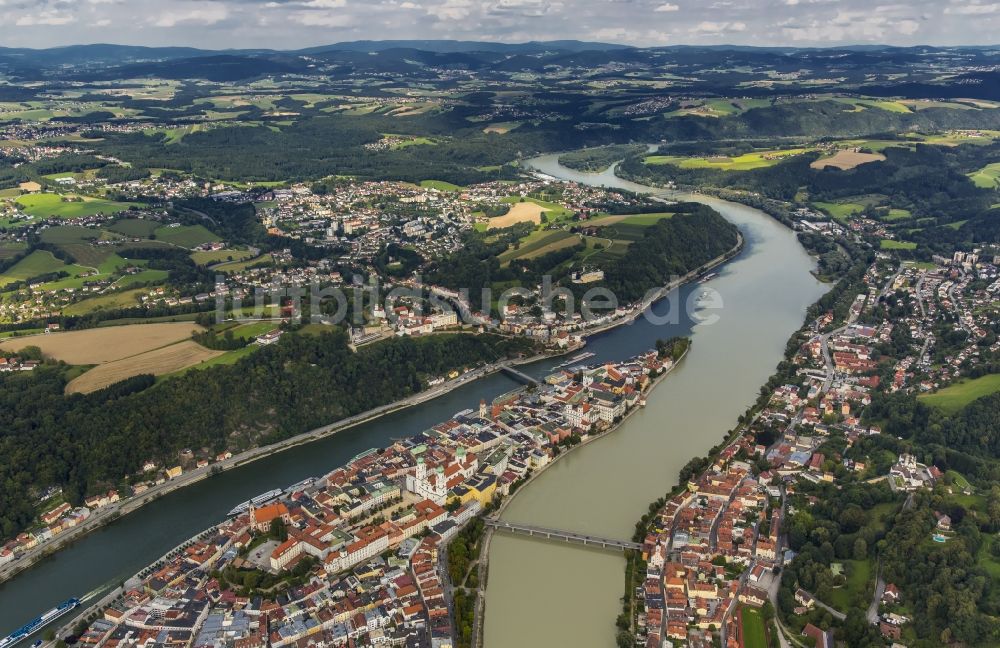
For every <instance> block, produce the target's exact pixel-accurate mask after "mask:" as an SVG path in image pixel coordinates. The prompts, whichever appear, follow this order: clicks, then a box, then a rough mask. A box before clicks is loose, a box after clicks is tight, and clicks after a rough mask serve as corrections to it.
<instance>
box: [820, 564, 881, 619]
mask: <svg viewBox="0 0 1000 648" xmlns="http://www.w3.org/2000/svg"><path fill="white" fill-rule="evenodd" d="M843 562H844V566H845V567H846V570H847V584H846V585H844V586H843V587H838V588H836V589H832V590H830V600H829V601H828V603H829V604H830V605H831V606H832V607H833V608H835V609H837V610H839V611H841V612H846V611H847V610H848V609H850V607H851V602H852V600H854V598H855V597H856V596H857V594H858V593H859V592H864V591H865V588H866V586H867V584H868V579H869V578H870V577H871V573H872V564H871V561H868V560H845V561H843Z"/></svg>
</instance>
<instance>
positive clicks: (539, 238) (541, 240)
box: [497, 230, 580, 264]
mask: <svg viewBox="0 0 1000 648" xmlns="http://www.w3.org/2000/svg"><path fill="white" fill-rule="evenodd" d="M571 238H572V239H576V240H577V241H578V240H579V238H580V237H579V236H578V235H576V234H573V233H572V232H567V231H565V230H535V231H533V232H531V233H530V234H528V235H527V236H525V237H524V238H522V239H521V240H520V241H518V247H517V248H514V247H511V248H508V249H507V250H506V251H504V252H501V253H500V255H499V256H498V257H497V259H499V261H500V263H501V264H507V263H510V262H511V261H513V260H514V259H520V258H524V257H529V256H533V255H535V254H538V255H540V254H544V252H540V250H543V249H544V248H546V247H550V248H552V249H553V250H554V249H557V247H556V246H559V244H560V242H561V241H566V240H568V239H571ZM567 245H568V244H567ZM560 247H561V246H560ZM550 251H551V250H550Z"/></svg>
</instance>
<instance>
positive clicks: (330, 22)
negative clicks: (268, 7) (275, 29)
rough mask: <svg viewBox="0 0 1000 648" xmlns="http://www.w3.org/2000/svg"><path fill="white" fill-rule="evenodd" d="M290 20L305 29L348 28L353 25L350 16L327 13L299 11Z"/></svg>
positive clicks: (340, 13)
mask: <svg viewBox="0 0 1000 648" xmlns="http://www.w3.org/2000/svg"><path fill="white" fill-rule="evenodd" d="M291 18H292V20H293V21H295V22H297V23H298V24H300V25H304V26H306V27H349V26H350V25H351V24H353V19H352V17H351V15H350V14H347V13H343V12H328V11H299V12H297V13H295V14H292V16H291Z"/></svg>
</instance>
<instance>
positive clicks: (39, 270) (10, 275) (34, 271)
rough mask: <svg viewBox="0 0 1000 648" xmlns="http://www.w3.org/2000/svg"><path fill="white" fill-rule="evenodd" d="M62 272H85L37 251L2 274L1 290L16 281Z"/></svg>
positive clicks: (43, 251)
mask: <svg viewBox="0 0 1000 648" xmlns="http://www.w3.org/2000/svg"><path fill="white" fill-rule="evenodd" d="M61 270H65V271H66V272H69V273H70V274H73V271H74V270H75V271H79V272H83V271H84V268H80V267H74V266H68V265H66V263H65V262H64V261H62V260H60V259H57V258H55V257H54V256H53V255H52V253H51V252H49V251H47V250H35V251H34V252H32V253H31V254H29V255H28V256H26V257H24V258H23V259H21V260H20V261H18V262H17V263H16V264H15V265H14V267H12V268H10V269H9V270H7V272H4V273H3V274H0V288H2V287H3V286H6V285H8V284H12V283H14V282H16V281H27V280H28V279H31V278H32V277H37V276H39V275H43V274H50V273H53V272H59V271H61Z"/></svg>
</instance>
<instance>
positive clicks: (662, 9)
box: [653, 2, 681, 13]
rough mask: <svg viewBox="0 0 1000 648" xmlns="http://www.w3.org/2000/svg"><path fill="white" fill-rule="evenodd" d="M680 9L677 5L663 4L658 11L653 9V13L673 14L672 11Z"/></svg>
mask: <svg viewBox="0 0 1000 648" xmlns="http://www.w3.org/2000/svg"><path fill="white" fill-rule="evenodd" d="M680 9H681V8H680V7H679V6H677V5H675V4H671V3H669V2H668V3H666V4H661V5H660V6H659V7H657V8H656V9H653V11H655V12H657V13H666V12H671V11H680Z"/></svg>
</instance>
